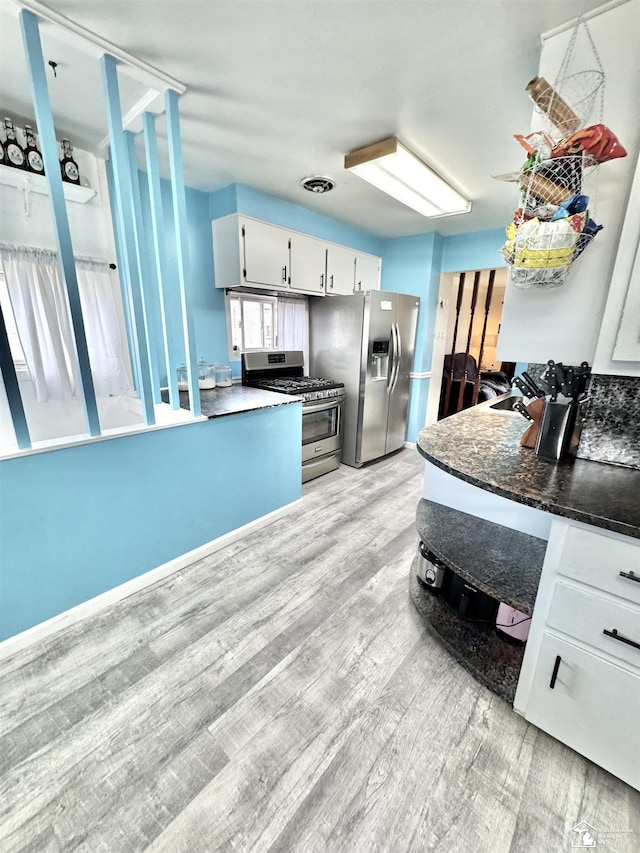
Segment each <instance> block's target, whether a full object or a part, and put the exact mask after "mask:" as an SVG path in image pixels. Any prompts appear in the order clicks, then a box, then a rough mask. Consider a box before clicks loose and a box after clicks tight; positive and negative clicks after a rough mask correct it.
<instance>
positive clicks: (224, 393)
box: [161, 385, 302, 418]
mask: <svg viewBox="0 0 640 853" xmlns="http://www.w3.org/2000/svg"><path fill="white" fill-rule="evenodd" d="M161 393H162V402H163V403H168V402H169V392H168V390H166V389H163V390H162V392H161ZM301 402H302V397H295V396H292V395H290V394H278V392H277V391H263V390H262V389H261V388H248V387H247V386H246V385H231V387H229V388H211V390H208V391H203V390H201V391H200V407H201V411H202V414H203V415H204V417H205V418H221V417H224V416H225V415H237V414H240V413H241V412H253V411H255V410H256V409H271V408H273V407H274V406H286V405H288V404H290V403H301ZM180 408H181V409H188V408H189V392H188V391H180Z"/></svg>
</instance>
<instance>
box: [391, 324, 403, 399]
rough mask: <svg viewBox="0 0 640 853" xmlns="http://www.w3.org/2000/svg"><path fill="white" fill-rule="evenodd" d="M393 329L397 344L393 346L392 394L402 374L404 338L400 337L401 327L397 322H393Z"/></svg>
mask: <svg viewBox="0 0 640 853" xmlns="http://www.w3.org/2000/svg"><path fill="white" fill-rule="evenodd" d="M393 330H394V335H395V345H394V348H393V361H394V365H393V369H394V374H393V381H392V383H391V389H390V391H389V393H390V394H393V392H394V391H395V390H396V385H397V384H398V377H399V376H400V359H401V358H402V338H401V337H400V327H399V326H398V324H397V323H394V324H393Z"/></svg>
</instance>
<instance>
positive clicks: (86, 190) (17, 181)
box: [0, 164, 96, 204]
mask: <svg viewBox="0 0 640 853" xmlns="http://www.w3.org/2000/svg"><path fill="white" fill-rule="evenodd" d="M0 184H3V185H4V186H6V187H14V188H15V189H18V190H23V189H26V190H29V191H30V192H34V193H39V194H40V195H49V187H48V184H47V179H46V178H45V177H44V176H43V175H36V174H34V173H33V172H26V171H23V170H22V169H14V168H13V167H12V166H3V165H1V164H0ZM62 188H63V190H64V197H65V198H66V199H67V201H74V202H77V203H78V204H85V203H86V202H88V201H89V200H90V199H92V198H93V197H94V195H95V194H96V191H95V190H92V189H91V188H90V187H83V186H79V185H78V184H69V183H67V182H66V181H65V182H63V184H62Z"/></svg>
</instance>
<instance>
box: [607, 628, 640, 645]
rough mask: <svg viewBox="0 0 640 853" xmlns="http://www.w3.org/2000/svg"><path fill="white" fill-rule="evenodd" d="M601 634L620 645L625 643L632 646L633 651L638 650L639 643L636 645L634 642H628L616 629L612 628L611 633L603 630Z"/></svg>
mask: <svg viewBox="0 0 640 853" xmlns="http://www.w3.org/2000/svg"><path fill="white" fill-rule="evenodd" d="M602 633H603V634H606V635H607V637H613V639H614V640H619V641H620V642H621V643H626V644H627V645H628V646H633V648H634V649H640V643H636V641H635V640H630V639H628V637H621V636H620V634H618V629H617V628H613V629H612V630H611V631H607V629H606V628H605V629H604V630H603V632H602Z"/></svg>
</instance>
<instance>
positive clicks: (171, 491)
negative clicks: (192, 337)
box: [0, 403, 302, 639]
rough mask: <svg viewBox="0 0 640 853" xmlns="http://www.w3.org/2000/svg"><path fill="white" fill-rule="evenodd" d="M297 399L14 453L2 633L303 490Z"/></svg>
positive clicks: (6, 465) (6, 464) (6, 483)
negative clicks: (20, 454) (66, 445)
mask: <svg viewBox="0 0 640 853" xmlns="http://www.w3.org/2000/svg"><path fill="white" fill-rule="evenodd" d="M301 442H302V438H301V418H300V404H298V403H293V404H290V405H285V406H278V407H275V408H270V409H263V410H261V411H256V412H248V413H244V414H241V415H229V416H226V417H222V418H216V419H214V420H210V421H206V422H203V421H200V422H196V423H190V424H186V425H184V426H178V427H171V428H168V429H160V430H154V431H150V432H144V433H140V434H137V435H129V436H122V437H120V438H112V439H108V440H104V441H97V442H95V443H89V444H82V445H79V446H76V447H69V448H64V449H61V450H56V451H50V452H47V453H39V454H34V455H30V456H23V457H20V458H16V459H7V460H3V461H2V462H0V466H1V468H2V512H1V513H0V542H2V551H1V555H0V556H1V559H2V563H1V565H0V592H1V595H0V639H5V638H6V637H9V636H11V635H13V634H15V633H18V632H19V631H23V630H25V629H26V628H29V627H31V626H32V625H35V624H37V623H38V622H42V621H44V620H45V619H49V618H50V617H52V616H55V615H56V614H58V613H61V612H63V611H65V610H67V609H69V608H71V607H74V606H75V605H77V604H79V603H81V602H83V601H86V600H88V599H90V598H92V597H94V596H96V595H99V594H100V593H102V592H104V591H105V590H108V589H111V588H112V587H115V586H117V585H118V584H121V583H124V582H125V581H127V580H130V579H131V578H133V577H136V576H137V575H141V574H143V573H144V572H147V571H149V570H150V569H153V568H155V567H156V566H159V565H162V564H163V563H166V562H168V561H169V560H172V559H174V558H175V557H178V556H180V555H181V554H184V553H185V552H187V551H191V550H193V549H194V548H197V547H199V546H200V545H204V544H206V543H207V542H210V541H211V540H213V539H216V538H217V537H219V536H222V535H223V534H224V533H228V532H229V531H231V530H234V529H235V528H237V527H240V526H242V525H243V524H247V523H248V522H250V521H252V520H254V519H256V518H259V517H260V516H262V515H265V514H267V513H269V512H272V511H274V510H276V509H278V508H280V507H282V506H284V505H286V504H288V503H290V502H292V501H295V500H297V499H298V498H299V497H300V495H301V490H302V489H301V481H300V465H301V450H300V448H301Z"/></svg>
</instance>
